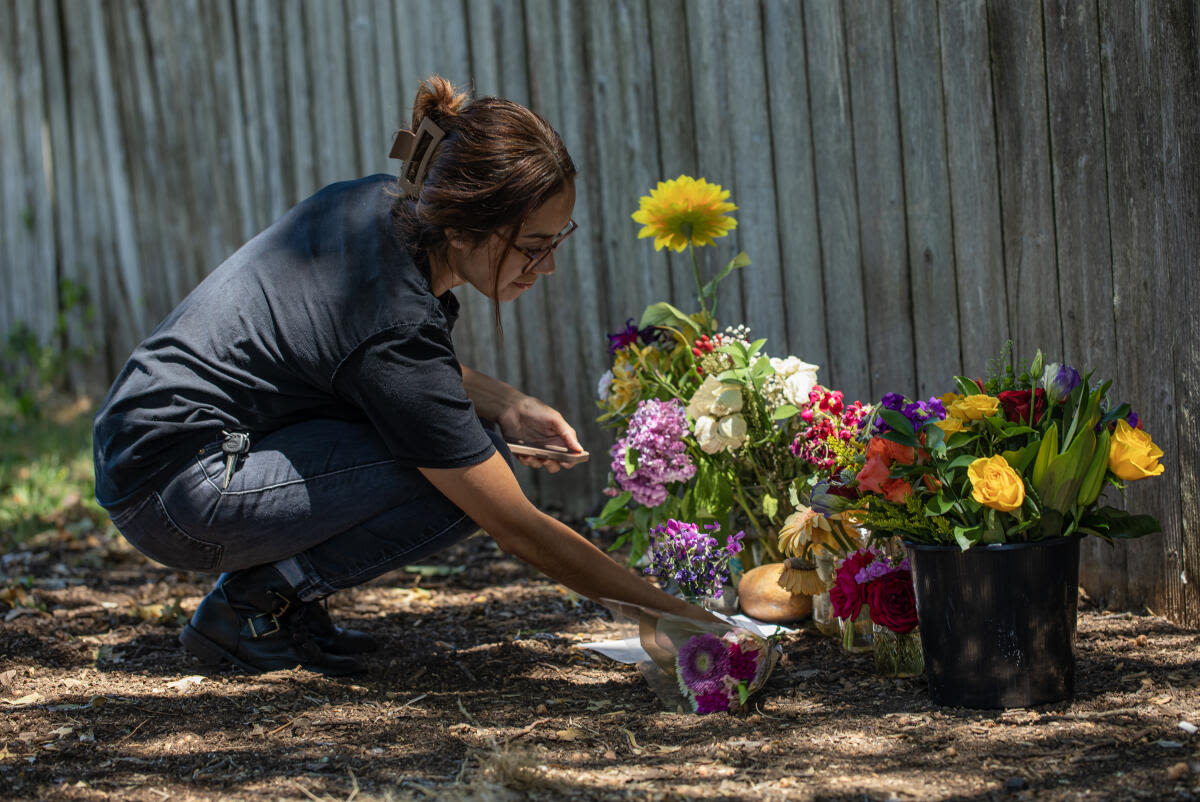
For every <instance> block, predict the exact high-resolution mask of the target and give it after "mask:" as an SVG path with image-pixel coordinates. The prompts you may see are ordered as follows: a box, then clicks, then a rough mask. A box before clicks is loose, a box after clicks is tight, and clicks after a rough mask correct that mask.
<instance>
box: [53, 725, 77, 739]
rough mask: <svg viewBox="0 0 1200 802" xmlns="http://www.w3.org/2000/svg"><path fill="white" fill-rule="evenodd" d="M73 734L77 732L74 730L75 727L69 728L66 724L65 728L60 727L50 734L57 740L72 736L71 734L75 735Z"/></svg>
mask: <svg viewBox="0 0 1200 802" xmlns="http://www.w3.org/2000/svg"><path fill="white" fill-rule="evenodd" d="M73 732H75V728H74V727H68V726H67V725H65V724H64V725H63V726H61V727H59V728H58V729H56V730H50V734H51V735H53V736H55V737H56V738H64V737H66V736H68V735H70V734H71V733H73Z"/></svg>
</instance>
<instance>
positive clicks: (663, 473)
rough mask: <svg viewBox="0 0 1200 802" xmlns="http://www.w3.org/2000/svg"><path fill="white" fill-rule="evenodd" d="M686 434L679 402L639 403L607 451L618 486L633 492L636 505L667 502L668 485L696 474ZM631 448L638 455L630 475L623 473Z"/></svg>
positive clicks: (685, 422) (683, 415) (681, 407)
mask: <svg viewBox="0 0 1200 802" xmlns="http://www.w3.org/2000/svg"><path fill="white" fill-rule="evenodd" d="M687 431H688V426H687V416H686V415H685V414H684V409H683V405H682V404H680V403H679V401H678V400H676V399H671V400H669V401H658V400H655V399H650V400H648V401H641V402H639V403H638V406H637V410H636V411H635V412H634V413H633V417H631V418H630V419H629V428H628V429H627V430H626V432H625V436H624V437H622V438H620V439H619V440H617V442H616V443H614V444H613V447H612V449H611V450H610V451H609V454H610V455H611V456H612V472H613V475H614V476H615V477H616V480H617V484H618V485H619V486H620V487H621V489H622V490H627V491H629V492H630V493H632V494H633V500H634V501H636V502H637V503H638V504H641V505H642V506H644V507H657V506H658V505H659V504H662V503H663V502H664V501H666V500H667V487H666V486H667V485H668V484H669V483H671V482H685V481H687V480H688V479H691V478H692V476H694V475H695V473H696V466H695V465H694V464H692V461H691V459H690V458H689V457H688V454H687V447H686V446H685V445H684V442H683V437H684V435H685V434H687ZM630 449H632V450H633V451H634V452H636V454H637V468H636V470H634V472H633V473H632V474H630V473H626V470H625V454H626V453H627V452H628V451H629V450H630Z"/></svg>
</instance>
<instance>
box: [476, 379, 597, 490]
mask: <svg viewBox="0 0 1200 802" xmlns="http://www.w3.org/2000/svg"><path fill="white" fill-rule="evenodd" d="M496 422H497V423H498V424H500V432H501V433H502V434H503V435H504V439H505V440H509V441H520V442H523V443H528V444H529V445H533V446H541V445H556V446H562V447H564V448H566V449H568V450H569V451H574V452H576V453H578V452H580V451H583V446H582V445H580V444H579V438H578V437H577V436H576V434H575V430H574V429H572V428H571V426H570V425H569V424H568V423H567V421H566V419H565V418H563V416H562V415H560V414H559V413H558V410H556V409H554V408H553V407H551V406H549V405H547V404H543V403H542V402H541V401H539V400H537V399H536V398H534V397H533V396H529V395H522V396H521V397H520V398H519V399H518V400H516V401H515V402H514V403H512V404H511V405H509V406H508V408H507V409H505V410H504V411H503V412H501V413H500V415H499V417H497V419H496ZM517 459H518V460H520V461H521V464H522V465H527V466H529V467H530V468H545V469H546V470H547V471H549V472H550V473H557V472H558V471H559V470H560V469H561V468H571V467H573V466H572V465H570V464H568V463H562V462H559V461H558V460H553V459H542V458H540V457H528V456H518V457H517Z"/></svg>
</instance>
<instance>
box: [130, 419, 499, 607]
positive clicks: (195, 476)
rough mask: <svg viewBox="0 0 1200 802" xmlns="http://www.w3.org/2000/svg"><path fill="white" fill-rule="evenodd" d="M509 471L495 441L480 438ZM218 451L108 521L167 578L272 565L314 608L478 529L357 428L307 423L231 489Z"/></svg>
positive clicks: (255, 449) (266, 452)
mask: <svg viewBox="0 0 1200 802" xmlns="http://www.w3.org/2000/svg"><path fill="white" fill-rule="evenodd" d="M488 433H489V435H491V437H492V440H493V441H494V442H495V443H496V448H497V449H499V450H500V453H501V454H503V455H504V456H505V458H506V459H508V461H509V464H510V465H511V464H512V455H511V454H510V453H509V450H508V447H507V446H506V445H505V444H504V440H503V438H502V437H501V436H500V435H499V433H497V432H495V431H492V430H490V429H489V430H488ZM224 474H225V455H224V453H222V451H221V443H220V440H215V441H214V442H213V443H212V444H211V445H209V446H206V447H204V448H202V449H200V451H199V452H198V453H197V454H196V455H195V456H194V458H193V459H192V461H191V462H189V463H188V464H187V465H186V466H185V467H184V468H182V469H181V470H179V471H178V472H177V473H176V474H175V475H174V476H172V477H170V478H169V479H168V480H166V481H165V482H163V483H162V484H161V485H160V486H159V487H158V488H156V489H154V490H152V491H149V492H147V493H145V494H144V495H142V496H141V497H139V498H137V499H135V500H133V501H131V502H128V503H126V504H123V505H121V506H120V507H118V508H115V509H113V510H110V511H109V512H110V514H111V516H112V520H113V523H114V524H115V525H116V527H117V529H119V530H120V531H121V534H123V535H124V536H125V537H126V539H128V540H129V542H130V543H132V544H133V545H134V547H136V548H137V549H138V551H140V552H142V553H143V554H145V555H146V556H147V557H150V558H151V559H152V560H156V561H157V562H160V563H163V564H164V565H168V566H170V567H172V568H181V569H189V570H194V571H237V570H241V569H243V568H251V567H254V566H256V565H263V564H267V563H275V564H276V565H277V567H278V568H279V569H280V570H281V571H282V572H283V573H284V575H285V576H286V577H287V578H288V580H289V581H290V582H291V583H292V585H293V586H295V588H296V590H297V592H298V593H299V595H300V598H301V599H303V600H306V601H307V600H311V599H316V598H321V597H324V596H328V595H329V594H331V593H333V592H334V591H337V590H344V589H345V588H350V587H354V586H355V585H361V584H362V583H364V582H366V581H368V580H370V579H374V578H375V577H377V576H380V575H382V574H385V573H387V572H388V571H391V570H393V569H395V568H397V567H399V566H402V565H406V564H410V563H412V562H414V561H418V560H421V559H423V558H425V557H428V556H429V555H430V554H433V553H434V552H437V551H440V550H442V549H445V548H447V547H449V546H452V545H454V544H455V543H458V542H459V541H461V540H463V539H465V538H467V537H468V536H469V535H471V534H472V533H473V532H475V531H476V529H478V527H477V526H476V525H475V523H474V522H473V521H472V520H471V519H470V518H468V517H467V516H466V515H465V514H464V513H463V512H462V510H460V509H459V508H458V507H456V506H454V504H453V503H451V502H450V500H449V499H447V498H446V497H445V496H443V495H442V494H441V493H440V492H438V490H437V489H436V488H434V486H433V485H432V484H430V483H429V481H428V480H427V479H426V478H425V477H424V476H422V475H421V472H420V471H418V470H416V469H415V468H403V467H401V466H399V465H397V464H396V463H395V462H394V461H393V460H392V458H391V456H390V455H389V454H388V452H387V449H386V448H385V446H384V444H383V441H382V440H381V439H380V438H379V436H378V435H377V434H376V433H375V430H374V429H373V428H372V427H371V426H370V425H368V424H365V423H351V422H347V421H338V420H326V419H318V420H310V421H305V422H303V423H297V424H294V425H292V426H287V427H285V428H283V429H280V430H278V431H276V432H272V433H271V434H269V435H266V436H264V437H262V438H261V439H259V440H257V441H252V442H251V448H250V452H249V453H248V454H246V455H245V457H244V458H243V460H242V461H241V463H240V465H239V467H238V470H237V472H236V473H235V474H234V475H233V480H232V481H231V482H230V483H229V487H228V488H222V484H223V481H224Z"/></svg>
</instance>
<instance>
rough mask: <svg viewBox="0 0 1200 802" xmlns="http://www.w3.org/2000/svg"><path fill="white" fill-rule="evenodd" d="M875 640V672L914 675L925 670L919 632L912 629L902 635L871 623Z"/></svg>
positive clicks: (895, 675) (884, 675) (898, 675)
mask: <svg viewBox="0 0 1200 802" xmlns="http://www.w3.org/2000/svg"><path fill="white" fill-rule="evenodd" d="M871 631H872V634H873V635H874V640H875V673H876V674H878V675H880V676H881V677H916V676H919V675H920V674H922V673H924V671H925V656H924V654H923V653H922V652H921V633H920V631H919V630H916V629H914V630H913V631H912V632H905V633H904V634H903V635H901V634H898V633H896V632H893V631H892V630H890V629H888V628H887V627H885V626H881V625H879V624H875V623H872V624H871Z"/></svg>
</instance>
